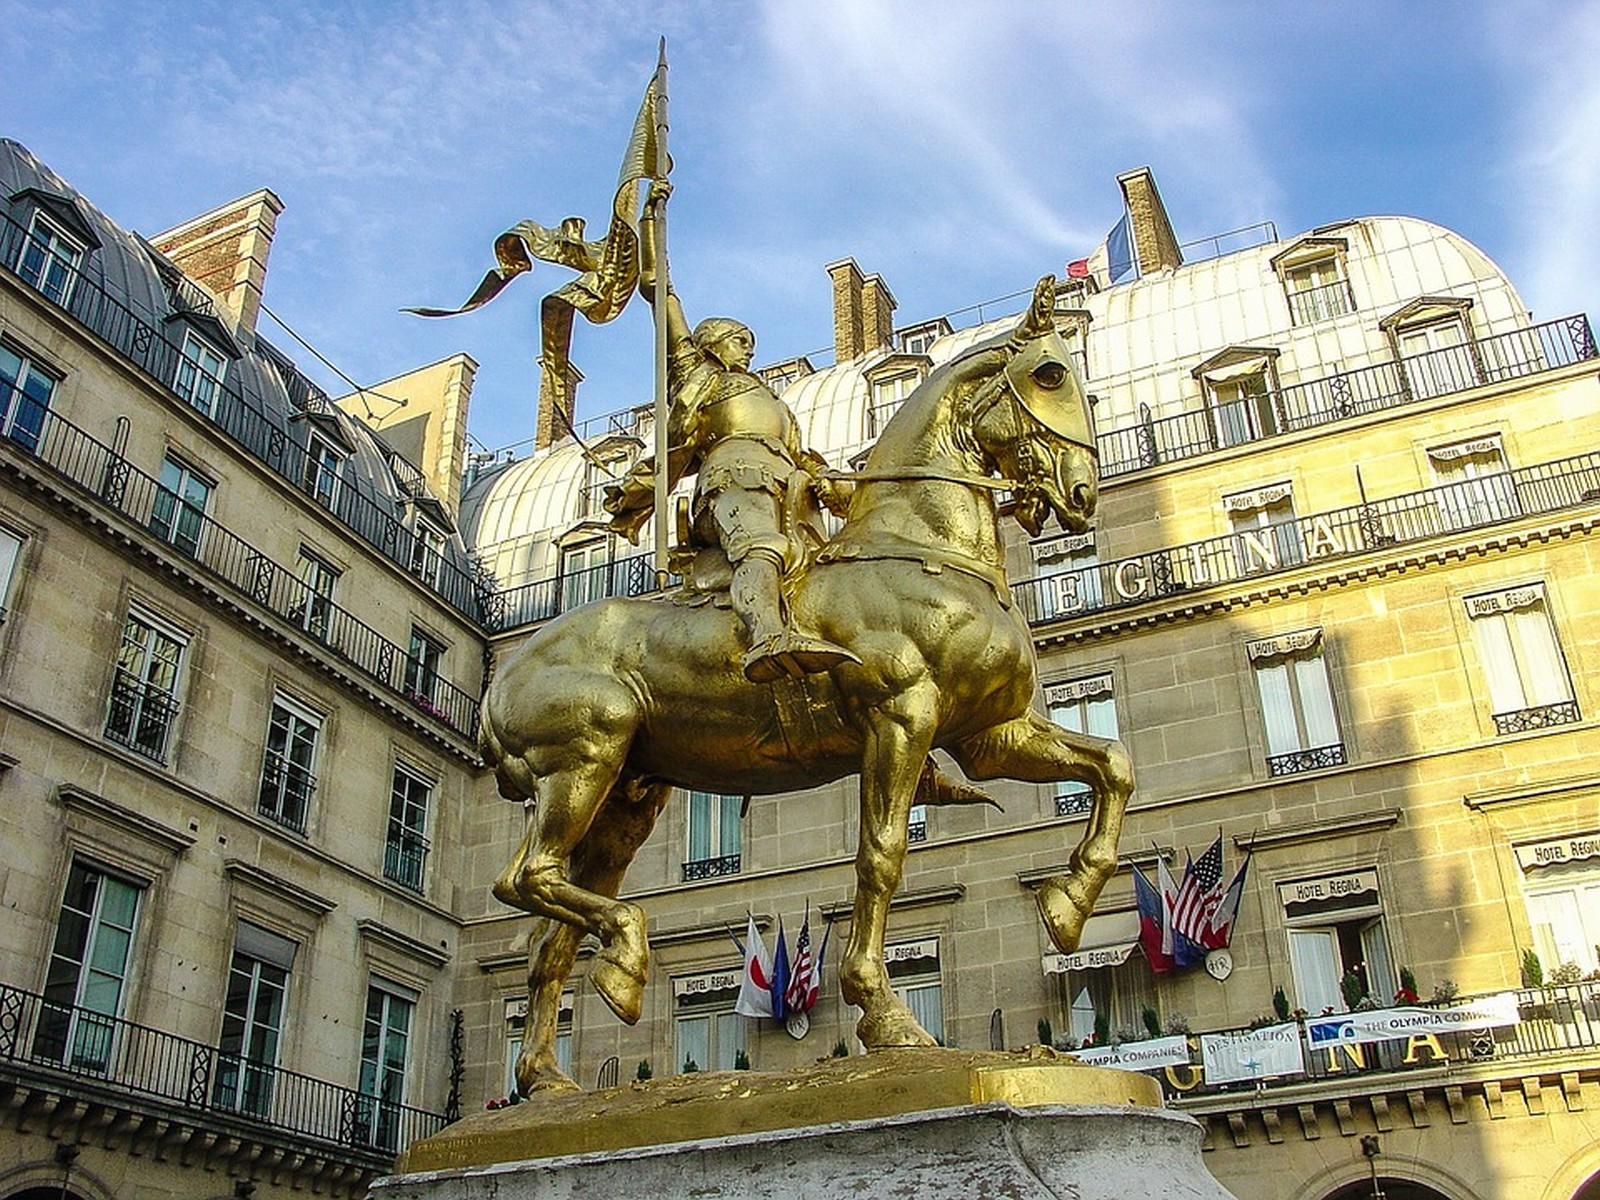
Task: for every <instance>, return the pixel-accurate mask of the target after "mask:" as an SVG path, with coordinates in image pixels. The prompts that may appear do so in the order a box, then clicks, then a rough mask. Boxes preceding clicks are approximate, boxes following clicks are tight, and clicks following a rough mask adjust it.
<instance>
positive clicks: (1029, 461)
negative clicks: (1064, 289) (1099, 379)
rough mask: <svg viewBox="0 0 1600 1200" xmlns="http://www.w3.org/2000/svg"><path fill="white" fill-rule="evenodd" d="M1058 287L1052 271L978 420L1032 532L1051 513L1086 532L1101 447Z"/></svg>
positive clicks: (977, 428)
mask: <svg viewBox="0 0 1600 1200" xmlns="http://www.w3.org/2000/svg"><path fill="white" fill-rule="evenodd" d="M1055 285H1056V281H1055V278H1054V277H1053V276H1049V275H1047V276H1045V277H1044V278H1043V279H1041V280H1040V281H1039V284H1038V286H1037V287H1036V288H1034V291H1033V303H1032V305H1030V306H1029V308H1028V311H1027V312H1026V313H1025V314H1024V315H1023V317H1022V320H1021V321H1020V322H1018V324H1017V328H1016V329H1015V330H1014V331H1013V332H1012V334H1011V336H1010V337H1009V338H1008V339H1006V341H1005V343H1004V346H1003V348H1002V350H1003V353H1004V355H1005V360H1004V365H1003V366H1002V368H1001V370H1000V372H999V373H998V374H997V375H995V376H994V377H993V379H992V380H991V381H990V382H989V383H988V384H987V385H986V386H985V388H984V389H983V392H984V393H987V394H986V395H984V396H983V397H982V398H981V399H980V401H979V403H978V405H977V410H976V411H977V420H976V421H975V423H974V426H973V432H974V434H975V436H976V437H977V439H978V443H979V445H981V446H982V447H983V450H984V452H985V454H986V455H987V456H988V457H989V458H990V459H992V460H993V462H994V464H995V466H996V467H997V468H998V470H999V472H1000V474H1001V475H1002V476H1003V477H1004V478H1006V479H1008V480H1010V481H1011V483H1012V484H1013V488H1012V492H1013V494H1014V495H1015V496H1016V508H1015V510H1014V515H1015V516H1016V518H1017V521H1018V522H1019V523H1020V524H1021V525H1022V527H1023V528H1024V529H1026V530H1027V531H1028V533H1029V534H1030V535H1033V536H1037V535H1038V534H1039V533H1040V531H1041V530H1042V529H1043V528H1044V526H1045V524H1046V523H1047V522H1048V521H1049V519H1050V517H1051V515H1052V514H1054V515H1055V517H1056V518H1057V519H1058V520H1059V521H1060V522H1061V524H1062V526H1063V527H1064V528H1066V529H1068V530H1070V531H1071V532H1073V533H1081V532H1082V531H1083V530H1084V529H1086V528H1088V524H1089V518H1090V517H1091V516H1093V515H1094V509H1095V503H1096V500H1097V486H1098V477H1099V452H1098V450H1097V449H1096V446H1095V440H1094V428H1093V426H1092V425H1091V423H1090V420H1089V404H1088V400H1087V398H1086V396H1085V395H1084V391H1083V384H1082V382H1081V381H1080V380H1079V379H1078V372H1077V370H1076V368H1075V367H1074V366H1073V365H1072V355H1071V352H1070V351H1069V350H1068V348H1067V343H1066V341H1065V340H1064V339H1063V338H1062V336H1061V334H1060V332H1059V331H1058V330H1057V329H1056V324H1055V315H1054V313H1055Z"/></svg>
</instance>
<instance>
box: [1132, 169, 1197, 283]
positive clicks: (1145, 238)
mask: <svg viewBox="0 0 1600 1200" xmlns="http://www.w3.org/2000/svg"><path fill="white" fill-rule="evenodd" d="M1117 183H1118V184H1119V185H1121V187H1122V199H1123V202H1124V203H1125V204H1126V205H1127V206H1128V216H1129V221H1128V225H1129V227H1130V229H1131V230H1132V232H1133V245H1134V252H1135V253H1136V254H1137V255H1138V258H1139V274H1141V275H1153V274H1154V273H1155V272H1157V271H1163V270H1169V269H1172V268H1176V267H1181V266H1182V265H1183V251H1181V250H1179V249H1178V239H1177V238H1176V237H1174V236H1173V234H1172V223H1171V222H1170V221H1168V220H1167V209H1166V206H1165V205H1164V204H1162V203H1161V193H1160V192H1159V191H1157V190H1156V177H1155V176H1154V175H1152V174H1151V173H1150V168H1149V167H1140V168H1138V170H1135V171H1124V172H1123V173H1122V174H1121V175H1118V176H1117Z"/></svg>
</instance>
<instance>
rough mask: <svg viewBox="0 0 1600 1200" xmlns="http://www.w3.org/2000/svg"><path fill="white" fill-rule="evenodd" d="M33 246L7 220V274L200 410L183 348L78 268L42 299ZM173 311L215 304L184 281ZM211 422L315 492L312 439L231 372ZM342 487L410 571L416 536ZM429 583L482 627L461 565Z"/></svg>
mask: <svg viewBox="0 0 1600 1200" xmlns="http://www.w3.org/2000/svg"><path fill="white" fill-rule="evenodd" d="M28 245H37V243H36V242H34V241H33V240H32V239H30V237H29V234H28V230H27V229H26V228H25V227H24V226H22V225H19V224H17V223H16V222H15V221H13V220H11V218H10V217H8V216H5V215H3V214H0V266H3V267H4V269H5V271H6V272H7V273H9V274H10V275H12V277H13V278H15V279H17V280H18V281H19V282H20V283H22V284H24V285H25V286H28V287H29V288H30V290H32V291H35V292H37V293H38V294H39V295H40V296H41V297H42V298H43V299H44V300H46V301H47V302H50V303H52V304H54V305H55V307H57V308H61V309H63V311H65V312H67V313H69V314H70V315H71V316H72V317H74V318H75V319H76V320H78V321H80V322H81V323H82V324H84V325H86V326H87V327H88V328H89V329H90V330H91V331H92V332H94V333H95V334H96V335H98V336H99V337H100V338H101V339H102V340H103V341H105V342H106V343H108V344H109V345H110V346H111V347H112V348H113V349H115V350H116V351H117V352H118V353H119V354H120V355H121V356H122V357H123V358H125V359H126V360H127V361H128V362H130V363H132V364H133V365H134V366H135V367H137V368H138V369H139V370H140V371H142V372H143V373H144V374H145V375H147V376H148V377H149V378H150V379H152V380H153V381H154V382H155V383H156V384H157V385H158V386H160V387H161V388H162V389H163V390H164V391H166V392H168V393H170V394H171V395H172V396H173V397H174V399H175V400H176V401H177V402H178V403H180V404H182V405H183V406H184V407H185V408H186V409H192V408H193V405H192V404H191V403H190V402H189V401H187V400H184V399H182V398H181V397H179V396H178V394H177V392H176V391H175V390H174V387H173V384H174V381H175V380H176V379H177V370H178V364H179V360H180V345H179V344H178V343H177V342H174V341H172V340H170V339H169V338H168V337H167V336H166V334H165V333H164V332H163V330H162V329H161V328H159V327H157V326H156V325H153V324H151V323H150V322H149V321H147V320H146V319H145V318H144V317H143V316H141V315H140V314H138V313H136V312H135V311H134V310H133V309H131V308H129V307H128V306H127V305H125V304H124V303H123V302H122V301H121V300H119V299H118V298H117V297H116V296H114V295H112V294H111V293H110V292H108V291H106V290H105V288H103V287H102V286H100V285H99V284H98V283H96V282H95V281H94V280H93V279H92V278H90V277H89V276H87V275H84V274H83V273H81V272H80V271H78V270H77V269H75V268H74V269H72V271H71V275H72V280H71V284H70V286H68V287H66V288H65V289H62V290H61V291H60V295H59V296H58V295H57V292H56V290H54V289H52V290H50V291H40V289H39V288H38V287H37V286H35V285H33V284H30V283H29V281H28V280H27V279H26V278H24V277H23V276H20V275H18V274H17V273H16V267H17V263H18V262H19V261H20V256H21V254H22V251H23V250H24V248H25V247H27V246H28ZM185 285H187V286H185ZM174 307H175V308H176V309H178V310H179V311H197V310H201V309H205V310H209V307H210V302H209V299H207V298H205V297H204V296H203V295H201V294H200V293H199V291H198V289H196V288H195V287H194V285H193V284H192V283H189V281H188V280H187V279H184V280H181V281H180V284H179V287H178V289H177V295H175V297H174ZM179 341H181V338H180V339H179ZM258 345H259V348H260V349H261V351H262V355H263V357H265V358H266V359H267V361H268V362H270V363H271V364H272V367H273V369H274V370H275V371H276V372H277V374H278V377H279V379H280V380H281V381H282V383H283V385H284V388H285V390H286V391H287V393H288V397H289V402H290V405H291V407H292V408H294V409H295V410H296V411H297V412H301V413H326V412H331V410H332V402H331V401H330V400H329V399H328V397H327V396H326V395H325V394H324V393H323V391H322V389H320V388H318V387H317V386H316V385H315V384H314V383H311V382H310V381H309V380H307V379H306V378H305V377H304V376H303V375H301V374H300V373H299V372H298V371H296V370H295V369H294V367H293V365H292V364H290V363H289V362H288V360H287V359H285V358H283V357H282V356H281V355H280V354H278V353H277V352H276V351H271V352H269V349H268V348H267V347H266V344H265V343H264V342H260V343H258ZM207 415H208V416H209V417H210V419H211V421H212V423H213V424H214V425H216V427H217V428H218V429H219V430H220V431H221V432H222V433H223V434H224V435H226V436H227V437H228V439H229V440H231V441H232V442H234V443H235V444H236V445H237V446H239V447H240V448H241V449H243V450H244V451H245V452H246V453H248V454H249V455H250V456H251V457H252V458H255V459H256V460H257V461H259V462H260V463H262V464H263V465H265V466H266V467H267V468H268V469H269V470H271V471H272V472H273V473H275V474H276V475H278V476H279V477H280V478H282V479H284V480H287V481H288V483H289V484H290V485H291V486H292V487H294V488H295V489H296V490H298V491H302V492H306V491H310V486H309V485H308V483H307V480H308V478H314V472H308V471H307V462H308V455H309V454H310V446H309V444H308V443H307V440H306V436H305V435H304V434H303V433H302V432H301V431H299V430H297V429H294V428H292V427H291V426H289V425H286V424H285V423H284V421H283V420H282V418H281V416H279V415H277V414H271V413H267V412H264V411H262V410H261V409H260V408H257V407H256V406H255V405H254V404H253V402H252V401H251V400H250V399H249V398H248V397H246V396H245V395H244V393H243V392H242V390H241V389H240V387H239V384H238V381H237V380H236V379H235V378H234V373H233V372H232V371H230V372H229V373H228V377H227V378H226V379H225V380H224V381H223V383H222V385H221V387H220V388H219V389H218V391H217V395H216V398H215V401H214V403H213V404H212V406H211V410H210V412H209V414H207ZM341 484H342V486H340V487H339V488H338V489H337V491H336V492H335V493H334V495H333V497H332V499H333V501H334V503H332V505H331V507H330V508H329V511H330V512H331V513H332V515H333V516H334V518H335V519H336V520H337V521H339V523H340V524H342V525H343V526H345V528H347V529H348V530H350V531H351V532H352V533H354V534H355V535H356V536H357V537H359V538H361V539H362V540H363V541H365V542H366V543H368V544H369V545H370V546H372V547H373V548H374V549H376V550H377V551H378V553H380V554H381V555H383V556H384V557H385V558H388V559H389V560H390V561H392V562H394V563H395V564H396V565H398V566H399V567H400V568H401V569H402V570H407V571H409V569H410V563H411V561H412V543H413V542H414V541H415V540H416V535H415V534H414V533H413V532H412V531H411V530H410V529H408V528H406V527H405V526H404V525H402V524H401V523H400V521H399V520H398V518H397V516H396V507H395V505H394V502H393V501H392V500H390V499H389V498H388V497H386V496H383V495H381V494H380V493H379V492H378V491H377V490H376V489H375V488H374V487H373V485H372V484H371V483H369V482H367V481H365V480H363V479H360V478H359V477H356V476H348V477H344V478H342V481H341ZM423 583H424V584H425V585H426V586H427V587H429V589H430V590H431V591H433V592H434V593H435V594H436V595H438V596H439V598H440V599H442V600H444V601H445V602H446V603H447V604H449V605H450V606H451V607H452V608H454V609H456V611H458V612H460V613H461V614H462V615H464V616H466V617H469V618H471V619H473V620H480V619H481V617H482V614H483V604H484V600H485V599H486V594H487V591H488V590H489V585H488V584H487V582H486V581H485V580H484V579H483V578H480V577H479V576H477V575H475V574H474V573H472V572H470V571H467V570H464V569H463V568H462V567H461V566H459V565H457V564H455V563H451V562H444V563H441V564H440V570H439V572H438V575H437V578H436V579H430V578H424V579H423Z"/></svg>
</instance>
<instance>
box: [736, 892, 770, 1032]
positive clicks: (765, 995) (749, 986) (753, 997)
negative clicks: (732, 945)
mask: <svg viewBox="0 0 1600 1200" xmlns="http://www.w3.org/2000/svg"><path fill="white" fill-rule="evenodd" d="M739 949H740V951H741V953H743V955H744V971H743V975H744V978H743V979H741V980H740V981H739V999H738V1000H736V1001H735V1002H734V1005H733V1011H734V1012H736V1013H740V1014H742V1015H743V1016H746V1017H770V1016H771V1015H772V955H770V954H768V953H767V944H766V942H764V941H762V940H761V931H760V930H759V929H757V928H756V919H755V917H754V915H751V916H750V923H749V925H748V926H747V927H746V929H745V935H744V945H743V946H741V947H740V948H739Z"/></svg>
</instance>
